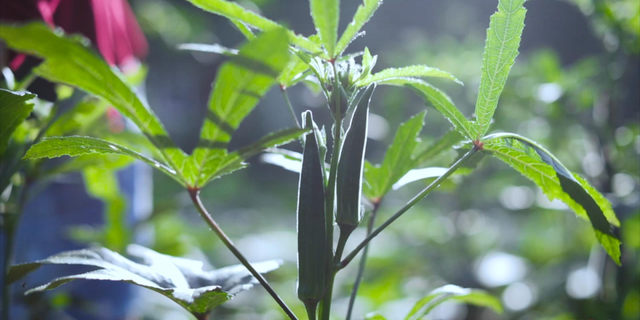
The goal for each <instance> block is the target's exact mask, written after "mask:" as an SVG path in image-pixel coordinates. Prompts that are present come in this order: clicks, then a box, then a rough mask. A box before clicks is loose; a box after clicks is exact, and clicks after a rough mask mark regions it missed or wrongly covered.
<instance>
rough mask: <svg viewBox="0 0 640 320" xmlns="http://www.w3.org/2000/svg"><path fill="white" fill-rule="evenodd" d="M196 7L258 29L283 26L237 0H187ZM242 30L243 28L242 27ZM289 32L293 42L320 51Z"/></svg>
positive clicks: (315, 45)
mask: <svg viewBox="0 0 640 320" xmlns="http://www.w3.org/2000/svg"><path fill="white" fill-rule="evenodd" d="M187 1H189V2H191V3H192V4H193V5H195V6H196V7H199V8H201V9H202V10H205V11H208V12H211V13H214V14H217V15H221V16H224V17H227V18H228V19H230V20H231V21H232V22H233V21H240V22H242V23H245V24H247V25H250V26H252V27H254V28H256V29H259V30H262V31H270V30H273V29H280V28H282V26H280V25H279V24H277V23H275V22H273V21H271V20H269V19H267V18H265V17H262V16H260V15H259V14H256V13H254V12H251V11H249V10H247V9H245V8H243V7H242V6H240V5H239V4H237V3H235V2H230V1H226V0H187ZM241 30H242V29H241ZM287 34H289V40H290V41H291V43H292V44H294V45H296V46H298V47H300V48H302V49H304V50H307V51H309V52H313V53H319V52H320V47H319V46H318V45H317V44H316V43H315V42H313V41H311V40H309V39H307V38H305V37H303V36H300V35H296V34H295V33H294V32H293V31H290V30H287Z"/></svg>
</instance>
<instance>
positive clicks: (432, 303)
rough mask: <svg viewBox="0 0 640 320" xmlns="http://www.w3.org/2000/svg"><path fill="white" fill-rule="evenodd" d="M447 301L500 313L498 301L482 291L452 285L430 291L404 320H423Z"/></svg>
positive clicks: (500, 305) (500, 306)
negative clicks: (455, 301) (486, 308)
mask: <svg viewBox="0 0 640 320" xmlns="http://www.w3.org/2000/svg"><path fill="white" fill-rule="evenodd" d="M447 300H457V301H460V302H464V303H468V304H472V305H475V306H479V307H488V308H491V309H492V310H493V311H495V312H497V313H502V304H500V300H499V299H498V298H496V297H494V296H493V295H491V294H489V293H488V292H486V291H484V290H479V289H468V288H461V287H458V286H455V285H452V284H448V285H445V286H442V287H440V288H438V289H435V290H433V291H431V292H430V293H429V294H428V295H427V296H426V297H424V298H422V299H420V300H419V301H418V302H416V304H415V305H414V306H413V308H412V309H411V311H410V312H409V314H408V315H407V316H406V317H405V318H404V319H405V320H418V319H423V318H424V317H425V316H427V315H428V314H429V312H431V311H432V310H433V309H434V308H435V307H437V306H438V305H439V304H441V303H443V302H445V301H447Z"/></svg>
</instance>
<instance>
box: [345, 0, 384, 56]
mask: <svg viewBox="0 0 640 320" xmlns="http://www.w3.org/2000/svg"><path fill="white" fill-rule="evenodd" d="M381 4H382V0H364V1H363V2H362V4H361V5H360V6H358V10H357V11H356V14H355V15H353V20H352V21H351V23H349V25H347V29H345V30H344V32H343V33H342V36H340V40H339V41H338V44H337V45H336V50H335V53H336V55H340V54H341V53H342V52H343V51H344V49H346V48H347V46H349V44H350V43H351V41H353V39H354V38H356V36H357V34H358V32H360V29H362V26H364V24H365V23H367V22H368V21H369V19H371V17H372V16H373V14H374V13H375V12H376V10H377V9H378V7H380V5H381Z"/></svg>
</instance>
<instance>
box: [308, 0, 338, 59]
mask: <svg viewBox="0 0 640 320" xmlns="http://www.w3.org/2000/svg"><path fill="white" fill-rule="evenodd" d="M309 4H310V6H311V17H312V18H313V24H314V25H315V26H316V30H317V32H318V34H319V35H320V39H321V40H322V43H323V44H324V48H325V49H326V50H327V53H328V55H329V57H330V58H335V55H334V50H335V46H336V41H337V40H338V21H339V20H340V1H339V0H309Z"/></svg>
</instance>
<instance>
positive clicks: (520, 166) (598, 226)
mask: <svg viewBox="0 0 640 320" xmlns="http://www.w3.org/2000/svg"><path fill="white" fill-rule="evenodd" d="M484 149H485V150H487V151H489V152H491V154H492V155H493V156H495V157H496V158H498V159H500V160H502V161H504V162H505V163H507V164H508V165H510V166H511V167H512V168H514V169H515V170H517V171H518V172H520V173H521V174H523V175H524V176H525V177H527V178H529V179H530V180H532V181H533V182H535V184H537V185H538V186H539V187H540V188H541V189H542V191H543V192H544V194H546V195H547V197H549V199H551V200H553V199H559V200H562V202H564V203H566V204H567V205H568V206H569V207H570V208H571V209H572V210H573V211H574V212H575V213H576V214H577V215H578V216H580V217H582V218H584V219H586V220H588V221H590V222H591V225H592V226H593V230H594V231H595V234H596V238H597V239H598V241H599V242H600V244H602V246H603V247H604V248H605V250H606V251H607V253H608V254H609V255H610V256H611V258H612V259H613V260H614V261H615V262H616V263H617V264H620V240H618V239H617V238H616V236H615V235H614V233H613V230H612V225H614V226H620V222H619V221H618V219H617V218H616V215H615V212H614V211H613V209H612V208H611V203H609V201H608V200H607V199H606V198H605V197H604V196H602V195H601V194H600V193H598V192H597V191H596V190H595V189H594V188H593V187H592V186H590V185H589V184H588V183H587V182H586V181H585V180H584V179H582V178H580V177H579V176H578V175H576V174H574V173H571V172H570V171H569V170H567V169H566V168H565V166H564V165H562V163H561V162H560V161H559V160H558V159H556V157H555V156H553V155H552V154H551V153H550V152H549V151H547V150H546V149H544V148H543V147H542V146H540V145H538V144H537V143H535V142H534V141H532V140H529V139H527V138H524V137H521V136H518V135H516V134H511V133H502V134H495V135H491V136H488V137H487V139H486V140H485V143H484Z"/></svg>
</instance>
